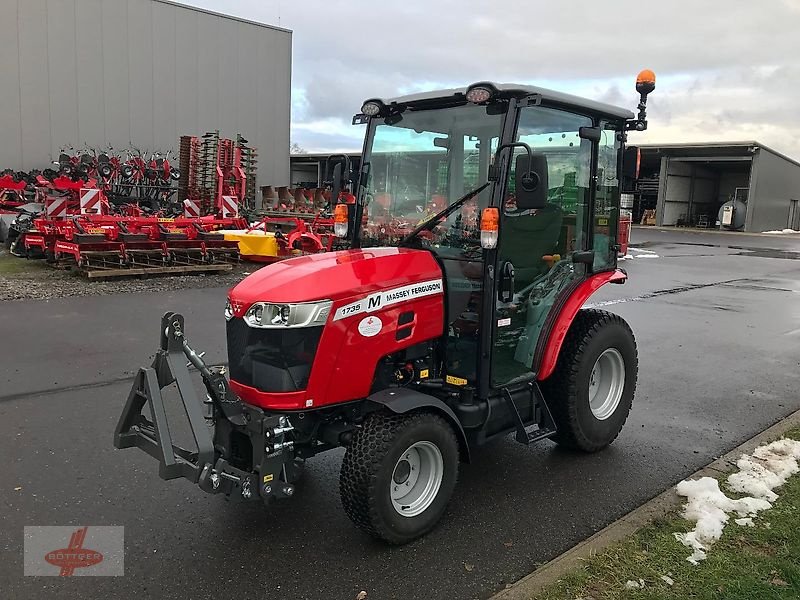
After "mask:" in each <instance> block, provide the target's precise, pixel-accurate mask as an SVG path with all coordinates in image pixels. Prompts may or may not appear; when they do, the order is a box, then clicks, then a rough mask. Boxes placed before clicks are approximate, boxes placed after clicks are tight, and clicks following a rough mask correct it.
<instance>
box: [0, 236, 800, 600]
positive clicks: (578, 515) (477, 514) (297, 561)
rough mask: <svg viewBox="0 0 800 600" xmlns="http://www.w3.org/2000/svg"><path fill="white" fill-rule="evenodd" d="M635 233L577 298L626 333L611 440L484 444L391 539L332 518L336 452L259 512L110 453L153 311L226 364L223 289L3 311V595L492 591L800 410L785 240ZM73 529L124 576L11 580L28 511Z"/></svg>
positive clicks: (792, 261)
mask: <svg viewBox="0 0 800 600" xmlns="http://www.w3.org/2000/svg"><path fill="white" fill-rule="evenodd" d="M633 247H634V249H633V250H631V254H632V255H633V256H635V257H637V258H632V259H629V260H626V261H625V262H623V263H621V265H620V266H622V267H623V268H625V269H626V270H627V271H628V273H629V275H630V280H629V282H628V283H627V284H626V285H624V286H606V288H603V289H602V290H600V291H599V292H598V293H597V294H596V295H595V296H594V297H593V298H592V299H591V300H590V303H592V304H593V305H597V306H603V307H604V308H606V309H607V310H611V311H613V312H617V313H619V314H620V315H621V316H623V317H624V318H625V319H626V320H628V322H629V323H630V324H631V327H632V328H633V330H634V333H635V335H636V337H637V342H638V346H639V360H640V371H639V384H638V388H637V392H636V397H635V401H634V407H633V410H632V412H631V415H630V418H629V419H628V422H627V424H626V426H625V428H624V429H623V431H622V433H621V435H620V437H619V438H618V440H617V441H616V442H615V443H614V444H613V445H612V446H611V447H610V448H608V449H607V450H605V451H603V452H601V453H599V454H595V455H582V454H576V453H573V452H567V451H563V450H560V449H559V448H558V447H557V446H555V445H554V444H552V443H551V442H549V441H545V442H540V443H539V444H537V445H534V446H531V447H525V446H522V445H520V444H518V443H516V442H515V441H513V439H512V438H508V439H504V440H500V441H496V442H494V443H492V444H490V445H489V446H487V447H485V448H484V449H482V450H479V451H476V452H475V453H474V459H473V462H472V464H469V465H463V466H462V468H461V472H460V476H459V484H458V486H457V488H456V491H455V494H454V496H453V499H452V501H451V503H450V507H449V509H448V511H447V513H446V515H445V517H444V519H443V521H442V522H441V524H440V525H439V527H438V528H437V529H436V530H434V531H433V532H432V533H431V534H429V535H428V536H426V537H425V538H423V539H421V540H419V541H416V542H414V543H412V544H409V545H407V546H404V547H401V548H390V547H386V546H384V545H382V544H380V543H377V542H375V541H373V540H371V539H370V538H368V537H366V536H365V535H363V534H361V533H360V532H359V531H357V530H356V529H354V528H353V526H352V525H351V524H350V522H349V520H348V519H347V517H346V516H345V515H344V512H343V511H342V509H341V505H340V502H339V497H338V469H339V464H340V461H341V456H342V451H341V450H339V451H333V452H330V453H328V454H325V455H321V456H318V457H316V458H314V459H313V460H311V461H309V464H308V468H307V474H306V477H305V479H304V481H303V483H302V485H301V488H300V490H299V492H298V494H297V495H296V496H295V497H294V498H293V499H292V500H291V501H289V502H284V503H280V504H277V505H273V506H271V507H269V508H265V507H263V506H262V505H260V504H259V503H252V504H242V503H239V502H234V501H226V500H225V499H224V498H221V497H217V496H208V495H206V494H204V493H202V492H201V491H200V490H199V489H196V488H195V487H194V486H192V485H191V484H190V483H188V482H186V481H183V480H177V481H171V482H165V481H162V480H161V479H159V478H158V476H157V471H156V463H155V461H153V460H152V459H150V458H149V457H148V456H146V455H144V454H143V453H141V452H138V451H135V450H124V451H117V450H115V449H114V448H113V447H112V432H113V429H114V425H115V423H116V420H117V417H118V415H119V412H120V410H121V408H122V405H123V403H124V401H125V398H126V396H127V392H128V389H129V385H130V384H129V380H130V378H131V377H132V375H133V373H134V372H135V369H136V368H137V367H138V366H139V365H142V364H145V363H147V362H148V360H149V357H150V356H151V355H152V353H153V351H154V350H155V347H156V344H157V341H158V337H157V336H158V322H159V318H160V315H161V314H162V313H163V312H164V311H165V310H168V309H174V310H180V311H182V312H184V314H185V315H186V318H187V335H188V337H189V339H190V341H191V342H192V343H193V345H194V346H195V347H197V348H198V349H202V350H205V351H207V359H208V360H209V361H210V362H219V361H223V360H224V359H225V349H224V320H223V318H222V307H223V303H224V297H225V290H224V289H204V290H185V291H172V292H163V293H143V294H135V295H117V296H98V297H86V298H67V299H61V300H50V301H17V302H4V303H0V335H1V337H2V341H3V343H2V347H0V373H2V375H0V424H2V425H0V432H2V435H0V452H1V453H2V457H3V468H2V470H0V506H2V509H1V510H0V551H2V561H0V590H2V594H0V595H1V596H2V597H3V598H10V599H13V598H39V597H45V595H47V596H48V597H53V598H68V597H69V598H73V597H84V598H90V597H92V598H93V597H98V598H99V597H113V598H124V599H134V598H135V599H141V598H148V597H159V598H192V599H201V598H241V599H246V598H259V599H271V598H290V599H291V598H308V599H317V598H324V599H341V600H352V599H354V598H355V597H356V595H357V594H358V593H359V592H360V591H362V590H363V591H366V592H367V598H368V599H369V600H378V599H383V598H399V599H413V598H425V599H429V598H486V597H488V596H490V595H491V594H492V593H494V592H496V591H498V590H500V589H502V588H503V587H505V586H506V585H507V584H509V583H512V582H514V581H516V580H517V579H519V578H520V577H522V576H524V575H526V574H527V573H529V572H530V571H532V570H534V569H535V568H536V567H537V565H540V564H542V563H544V562H546V561H548V560H549V559H551V558H553V557H555V556H556V555H558V554H559V553H561V552H563V551H565V550H566V549H568V548H570V547H571V546H573V545H574V544H576V543H577V542H579V541H581V540H583V539H585V538H586V537H587V536H589V535H591V534H592V533H594V532H596V531H597V530H599V529H601V528H602V527H604V526H605V525H607V524H608V523H610V522H611V521H613V520H615V519H617V518H618V517H620V516H622V515H623V514H625V513H626V512H628V511H629V510H631V509H633V508H635V507H636V506H638V505H640V504H641V503H643V502H644V501H646V500H648V499H649V498H651V497H653V496H655V495H656V494H658V493H659V492H661V491H662V490H664V489H666V488H667V487H669V486H670V485H673V484H674V483H676V482H677V481H679V480H681V479H682V478H684V477H685V476H686V475H688V474H690V473H692V472H693V471H694V470H696V469H698V468H699V467H701V466H703V465H705V464H707V463H708V462H710V461H711V460H713V459H714V458H715V457H717V456H719V455H721V454H723V453H725V452H726V451H728V450H730V449H731V448H733V447H735V446H736V445H738V444H739V443H741V442H742V441H743V440H745V439H747V438H749V437H751V436H752V435H754V434H756V433H757V432H760V431H762V430H763V429H765V428H766V427H768V426H769V425H771V424H772V423H774V422H776V421H777V420H779V419H781V418H782V417H784V416H785V415H787V414H789V413H791V412H793V411H795V410H797V409H798V408H800V397H798V394H797V389H798V387H800V386H798V373H800V260H797V259H798V258H800V236H793V237H792V236H747V235H731V234H727V235H726V234H713V233H698V232H689V231H659V230H654V229H638V228H637V229H635V230H634V232H633ZM653 253H655V254H656V255H657V256H658V258H642V256H643V255H646V254H650V255H651V256H652V255H653ZM15 488H20V489H15ZM85 524H88V525H123V526H124V527H125V550H126V552H125V575H124V577H102V578H101V577H97V578H87V577H72V578H69V579H67V578H41V577H40V578H34V577H23V552H22V542H23V527H24V526H25V525H85Z"/></svg>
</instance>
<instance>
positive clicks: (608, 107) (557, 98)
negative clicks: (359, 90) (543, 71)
mask: <svg viewBox="0 0 800 600" xmlns="http://www.w3.org/2000/svg"><path fill="white" fill-rule="evenodd" d="M479 83H480V84H488V85H491V86H494V88H495V89H496V90H497V91H498V92H500V93H501V94H502V95H503V96H512V97H522V96H529V95H531V94H538V95H539V96H541V97H542V101H544V102H547V103H553V104H560V105H563V106H565V107H569V108H572V109H584V110H587V111H589V112H591V113H599V114H602V115H606V116H611V117H615V118H618V119H632V118H633V117H634V114H633V113H632V112H631V111H629V110H628V109H626V108H620V107H619V106H614V105H613V104H606V103H605V102H597V101H596V100H589V99H587V98H581V97H580V96H573V95H572V94H565V93H563V92H557V91H555V90H549V89H547V88H542V87H538V86H534V85H522V84H517V83H494V82H491V81H482V82H479ZM479 83H473V84H472V85H468V86H464V87H463V88H452V89H447V90H434V91H431V92H419V93H417V94H408V95H406V96H398V97H396V98H386V99H384V98H376V100H380V101H381V102H383V103H384V104H386V105H387V106H388V105H392V104H395V105H407V104H415V103H418V102H427V101H430V100H439V99H442V100H446V99H448V98H450V97H453V96H464V95H466V93H467V90H468V89H469V88H471V87H473V86H475V85H479Z"/></svg>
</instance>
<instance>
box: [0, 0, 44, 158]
mask: <svg viewBox="0 0 800 600" xmlns="http://www.w3.org/2000/svg"><path fill="white" fill-rule="evenodd" d="M17 9H18V11H19V16H18V19H19V38H18V41H19V46H18V47H17V48H9V50H10V52H9V53H10V54H12V55H14V54H16V55H17V56H18V57H19V86H18V87H19V97H20V115H19V118H20V123H21V125H22V126H21V130H22V152H21V154H20V156H15V155H8V149H7V148H5V147H4V144H0V153H2V157H3V161H1V162H0V164H2V165H3V167H0V168H12V169H29V168H33V167H39V168H41V167H45V166H47V165H46V164H43V163H47V161H48V160H49V159H50V157H51V156H52V153H51V144H52V142H51V139H50V80H49V78H48V75H47V71H48V63H47V45H48V40H47V2H46V0H19V2H18V4H17ZM7 43H8V40H7V39H5V40H0V44H3V45H4V46H5V45H6V44H7ZM2 54H5V52H2ZM5 85H7V86H8V87H12V88H13V87H14V82H13V81H7V82H5Z"/></svg>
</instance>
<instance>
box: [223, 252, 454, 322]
mask: <svg viewBox="0 0 800 600" xmlns="http://www.w3.org/2000/svg"><path fill="white" fill-rule="evenodd" d="M441 276H442V271H441V269H440V268H439V265H438V264H437V263H436V261H435V260H434V258H433V256H432V255H431V253H430V252H427V251H425V250H410V249H408V248H367V249H363V250H342V251H339V252H323V253H320V254H310V255H308V256H298V257H296V258H290V259H288V260H284V261H281V262H278V263H275V264H272V265H269V266H266V267H263V268H261V269H259V270H258V271H256V272H255V273H253V274H252V275H250V276H248V277H247V278H245V279H244V280H243V281H241V282H240V283H239V284H238V285H237V286H236V287H234V288H233V289H232V290H231V292H230V298H231V302H232V303H234V304H238V305H240V306H241V307H242V308H243V309H246V308H247V307H249V306H250V305H251V304H252V303H253V302H309V301H312V300H326V299H327V300H333V301H337V300H340V299H344V298H349V297H351V296H355V295H361V294H368V293H371V292H374V291H377V290H382V289H386V288H391V287H396V286H401V285H404V284H411V283H416V282H418V281H424V280H426V279H436V278H440V277H441ZM237 312H238V311H237Z"/></svg>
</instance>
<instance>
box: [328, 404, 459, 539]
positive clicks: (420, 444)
mask: <svg viewBox="0 0 800 600" xmlns="http://www.w3.org/2000/svg"><path fill="white" fill-rule="evenodd" d="M458 461H459V455H458V441H457V440H456V436H455V434H454V432H453V429H452V427H450V425H449V424H448V423H447V421H445V420H444V419H443V418H442V417H440V416H438V415H435V414H431V413H410V414H404V415H396V414H386V413H373V414H371V415H369V416H368V417H367V418H366V420H365V421H364V424H363V425H362V426H361V428H360V429H359V430H358V432H357V433H356V435H355V436H354V437H353V441H352V444H351V445H350V446H349V447H348V449H347V453H346V454H345V456H344V460H343V461H342V470H341V474H340V477H339V491H340V494H341V499H342V506H343V507H344V510H345V512H346V513H347V516H348V517H350V520H351V521H353V523H354V524H355V525H356V526H357V527H359V528H360V529H362V530H364V531H365V532H367V533H369V534H370V535H372V536H373V537H376V538H379V539H382V540H384V541H386V542H388V543H390V544H405V543H407V542H410V541H411V540H413V539H415V538H417V537H419V536H421V535H424V534H425V533H427V532H428V531H430V530H431V529H433V527H434V526H435V525H436V523H437V522H438V521H439V519H440V518H441V516H442V514H443V513H444V511H445V508H446V507H447V503H448V501H449V500H450V496H451V495H452V493H453V489H454V488H455V485H456V479H457V477H458Z"/></svg>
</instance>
